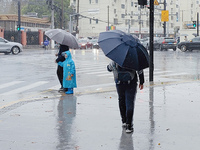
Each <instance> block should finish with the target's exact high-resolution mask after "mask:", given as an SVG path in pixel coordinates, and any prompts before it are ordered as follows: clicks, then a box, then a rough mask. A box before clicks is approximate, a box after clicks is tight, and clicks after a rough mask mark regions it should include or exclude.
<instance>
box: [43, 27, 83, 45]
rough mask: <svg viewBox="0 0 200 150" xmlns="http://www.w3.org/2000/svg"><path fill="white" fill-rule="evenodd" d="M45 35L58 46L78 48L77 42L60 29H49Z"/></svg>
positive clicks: (69, 34) (73, 37)
mask: <svg viewBox="0 0 200 150" xmlns="http://www.w3.org/2000/svg"><path fill="white" fill-rule="evenodd" d="M45 35H46V36H48V37H49V38H50V39H52V40H54V41H56V42H57V43H59V44H62V45H67V46H69V47H70V48H79V44H78V41H77V39H76V37H75V36H73V35H72V34H71V33H69V32H67V31H65V30H62V29H50V30H48V31H46V32H45Z"/></svg>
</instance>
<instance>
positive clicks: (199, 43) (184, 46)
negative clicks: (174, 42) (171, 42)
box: [177, 36, 200, 52]
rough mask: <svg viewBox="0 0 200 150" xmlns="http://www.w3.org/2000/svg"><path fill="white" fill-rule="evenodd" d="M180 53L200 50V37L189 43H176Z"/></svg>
mask: <svg viewBox="0 0 200 150" xmlns="http://www.w3.org/2000/svg"><path fill="white" fill-rule="evenodd" d="M177 47H178V48H179V49H180V50H181V51H182V52H185V51H187V50H189V51H192V50H200V37H199V36H198V37H195V38H193V39H192V40H189V41H184V42H180V43H178V46H177Z"/></svg>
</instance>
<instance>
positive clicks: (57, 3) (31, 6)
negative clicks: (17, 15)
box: [21, 0, 72, 29]
mask: <svg viewBox="0 0 200 150" xmlns="http://www.w3.org/2000/svg"><path fill="white" fill-rule="evenodd" d="M46 1H47V0H29V2H26V4H25V5H24V6H22V8H21V12H22V15H24V14H27V13H29V12H35V13H38V17H39V18H42V16H43V15H45V16H46V15H47V16H48V17H49V21H50V20H51V9H54V10H55V11H54V21H55V28H60V26H61V20H62V15H61V13H62V9H63V12H64V13H63V27H64V28H65V29H68V22H69V14H70V13H72V8H71V7H70V6H69V5H70V0H54V5H53V6H52V5H50V4H49V3H46ZM62 6H63V7H62Z"/></svg>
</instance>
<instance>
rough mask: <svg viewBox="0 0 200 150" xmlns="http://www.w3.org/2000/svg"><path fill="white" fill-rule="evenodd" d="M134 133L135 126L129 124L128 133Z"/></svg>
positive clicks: (127, 126)
mask: <svg viewBox="0 0 200 150" xmlns="http://www.w3.org/2000/svg"><path fill="white" fill-rule="evenodd" d="M132 132H133V125H130V124H127V125H126V133H132Z"/></svg>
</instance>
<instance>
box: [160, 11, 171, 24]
mask: <svg viewBox="0 0 200 150" xmlns="http://www.w3.org/2000/svg"><path fill="white" fill-rule="evenodd" d="M161 21H163V22H166V21H169V11H168V10H162V12H161Z"/></svg>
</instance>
